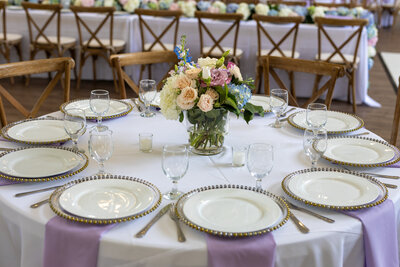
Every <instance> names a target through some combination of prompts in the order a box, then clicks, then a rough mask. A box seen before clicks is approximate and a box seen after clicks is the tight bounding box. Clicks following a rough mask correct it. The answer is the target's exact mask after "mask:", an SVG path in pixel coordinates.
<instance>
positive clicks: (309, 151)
mask: <svg viewBox="0 0 400 267" xmlns="http://www.w3.org/2000/svg"><path fill="white" fill-rule="evenodd" d="M327 139H328V135H327V132H326V129H325V128H320V129H317V130H316V129H309V128H308V129H306V130H305V131H304V138H303V149H304V153H305V154H306V155H307V156H308V157H309V158H310V160H311V168H316V167H317V162H318V160H319V158H320V157H321V155H323V154H324V152H325V151H326V147H327V142H328V141H327Z"/></svg>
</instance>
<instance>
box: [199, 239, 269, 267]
mask: <svg viewBox="0 0 400 267" xmlns="http://www.w3.org/2000/svg"><path fill="white" fill-rule="evenodd" d="M206 243H207V252H208V266H209V267H225V266H229V267H243V266H251V267H273V266H274V265H275V251H276V244H275V240H274V236H273V235H272V234H271V233H268V234H265V235H261V236H253V237H240V238H225V237H218V236H213V235H206Z"/></svg>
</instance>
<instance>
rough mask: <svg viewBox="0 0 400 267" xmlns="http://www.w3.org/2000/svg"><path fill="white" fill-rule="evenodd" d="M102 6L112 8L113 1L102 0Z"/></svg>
mask: <svg viewBox="0 0 400 267" xmlns="http://www.w3.org/2000/svg"><path fill="white" fill-rule="evenodd" d="M104 6H114V0H104Z"/></svg>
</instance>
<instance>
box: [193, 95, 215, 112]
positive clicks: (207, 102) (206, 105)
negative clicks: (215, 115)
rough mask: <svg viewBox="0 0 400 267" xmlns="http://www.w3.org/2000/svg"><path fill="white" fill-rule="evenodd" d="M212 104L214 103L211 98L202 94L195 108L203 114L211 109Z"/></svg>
mask: <svg viewBox="0 0 400 267" xmlns="http://www.w3.org/2000/svg"><path fill="white" fill-rule="evenodd" d="M213 104H214V101H213V100H212V98H211V96H209V95H207V94H202V95H201V96H200V99H199V102H198V103H197V106H198V107H199V109H201V111H203V112H208V111H210V110H212V109H213Z"/></svg>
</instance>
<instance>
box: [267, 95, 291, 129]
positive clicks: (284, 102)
mask: <svg viewBox="0 0 400 267" xmlns="http://www.w3.org/2000/svg"><path fill="white" fill-rule="evenodd" d="M270 106H271V110H272V112H273V113H274V114H275V116H276V120H275V123H273V124H271V126H272V127H274V128H281V127H282V123H281V122H280V121H279V117H280V116H281V115H282V113H283V112H285V110H286V108H287V106H288V91H286V90H285V89H272V90H271V98H270Z"/></svg>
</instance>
